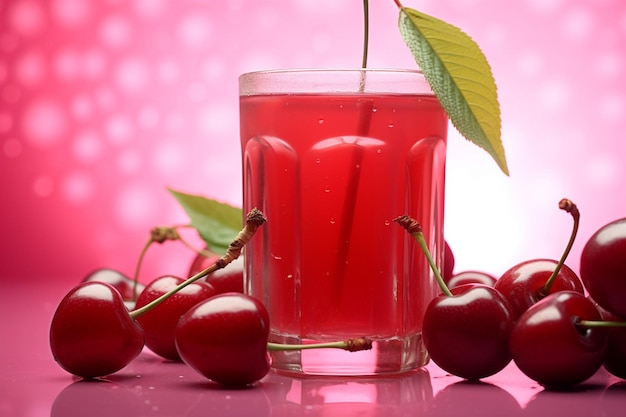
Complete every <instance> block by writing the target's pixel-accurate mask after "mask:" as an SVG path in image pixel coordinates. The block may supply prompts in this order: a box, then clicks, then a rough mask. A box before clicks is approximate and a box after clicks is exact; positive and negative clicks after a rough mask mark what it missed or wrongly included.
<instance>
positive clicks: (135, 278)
mask: <svg viewBox="0 0 626 417" xmlns="http://www.w3.org/2000/svg"><path fill="white" fill-rule="evenodd" d="M152 243H154V240H152V237H151V238H150V239H148V241H147V242H146V243H145V244H144V245H143V248H142V249H141V253H140V254H139V259H138V260H137V266H136V267H135V274H134V276H133V301H137V297H138V296H139V294H137V288H138V286H139V270H140V269H141V265H142V264H143V258H144V257H145V256H146V253H147V252H148V248H150V246H152Z"/></svg>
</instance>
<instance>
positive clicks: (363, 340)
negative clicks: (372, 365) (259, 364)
mask: <svg viewBox="0 0 626 417" xmlns="http://www.w3.org/2000/svg"><path fill="white" fill-rule="evenodd" d="M325 348H328V349H343V350H347V351H349V352H358V351H360V350H370V349H371V348H372V340H371V339H369V338H367V337H358V338H355V339H347V340H342V341H339V342H326V343H310V344H305V345H287V344H282V343H272V342H269V343H268V344H267V350H268V351H270V352H272V351H285V350H306V349H325Z"/></svg>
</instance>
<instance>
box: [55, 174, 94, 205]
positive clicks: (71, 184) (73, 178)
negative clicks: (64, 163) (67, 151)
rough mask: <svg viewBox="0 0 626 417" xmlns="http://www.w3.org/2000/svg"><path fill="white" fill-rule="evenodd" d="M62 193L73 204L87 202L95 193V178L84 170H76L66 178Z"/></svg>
mask: <svg viewBox="0 0 626 417" xmlns="http://www.w3.org/2000/svg"><path fill="white" fill-rule="evenodd" d="M61 193H62V195H63V198H64V199H65V201H67V202H68V203H71V204H84V203H87V202H88V201H89V200H90V199H91V198H92V197H93V195H94V193H95V186H94V183H93V180H92V179H91V178H90V177H89V176H88V175H87V174H84V173H82V172H74V173H72V174H69V175H68V176H67V177H65V178H64V180H63V183H62V185H61Z"/></svg>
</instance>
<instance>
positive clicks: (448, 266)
mask: <svg viewBox="0 0 626 417" xmlns="http://www.w3.org/2000/svg"><path fill="white" fill-rule="evenodd" d="M443 247H444V255H443V279H444V280H445V281H446V282H448V280H449V279H450V278H452V275H453V274H454V253H453V252H452V249H451V248H450V245H449V244H448V242H447V241H445V240H444V241H443Z"/></svg>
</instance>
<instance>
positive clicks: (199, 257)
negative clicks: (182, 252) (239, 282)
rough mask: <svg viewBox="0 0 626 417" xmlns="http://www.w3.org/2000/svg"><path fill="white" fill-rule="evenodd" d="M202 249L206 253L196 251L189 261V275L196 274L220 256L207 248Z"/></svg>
mask: <svg viewBox="0 0 626 417" xmlns="http://www.w3.org/2000/svg"><path fill="white" fill-rule="evenodd" d="M204 250H205V252H206V255H204V254H202V253H197V254H196V256H194V258H193V260H192V261H191V265H189V276H190V277H192V276H194V275H196V274H197V273H198V272H201V271H204V270H205V269H207V268H208V267H209V266H211V265H212V264H213V263H215V261H217V260H218V259H219V258H220V256H219V255H218V254H216V253H213V252H211V251H210V250H209V249H206V248H205V249H204ZM207 255H208V256H207Z"/></svg>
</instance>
